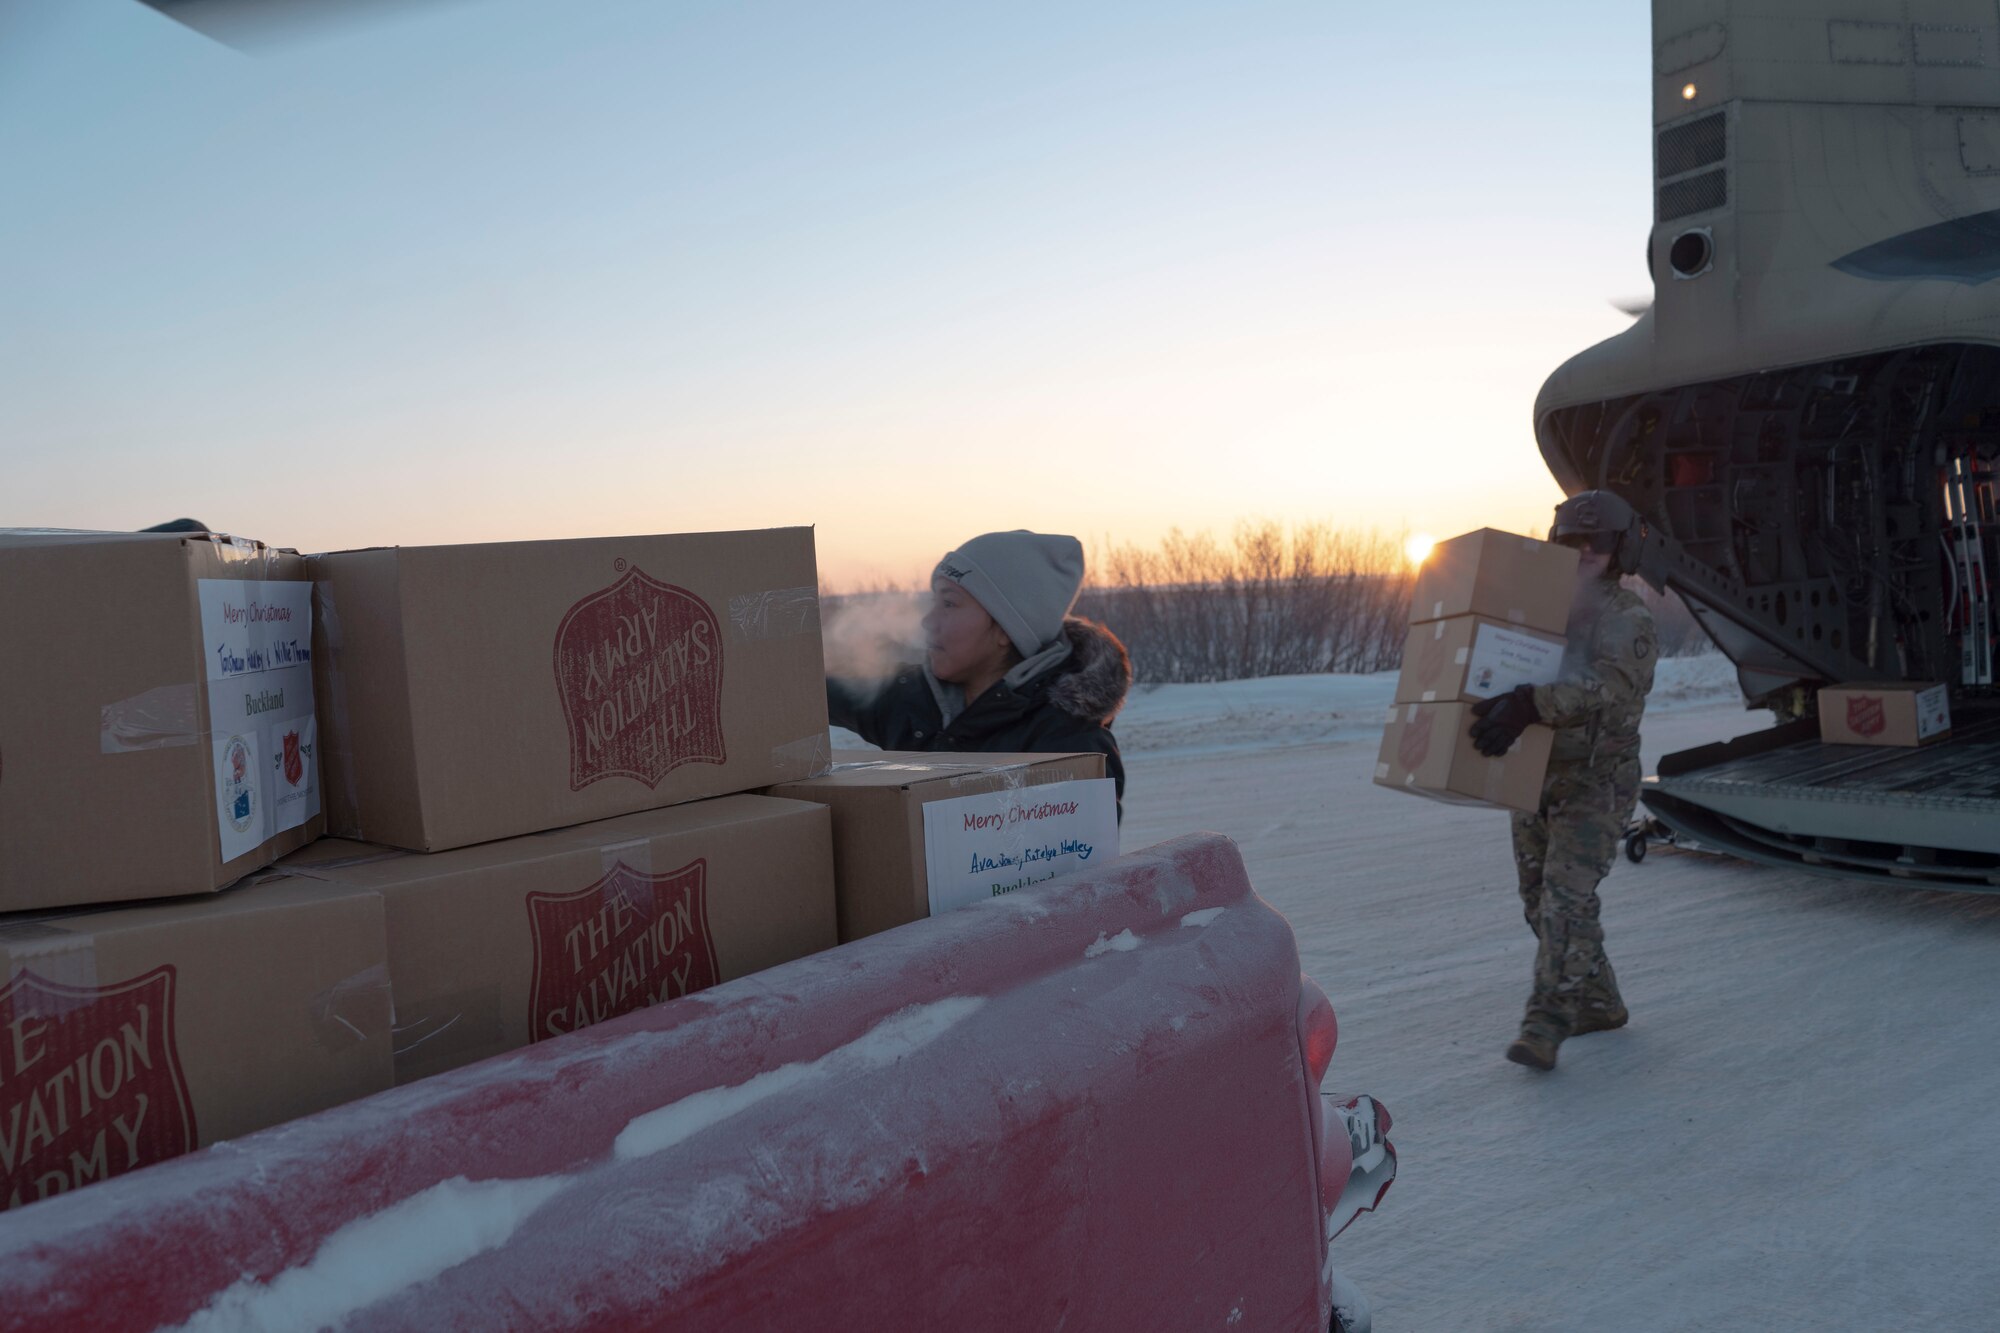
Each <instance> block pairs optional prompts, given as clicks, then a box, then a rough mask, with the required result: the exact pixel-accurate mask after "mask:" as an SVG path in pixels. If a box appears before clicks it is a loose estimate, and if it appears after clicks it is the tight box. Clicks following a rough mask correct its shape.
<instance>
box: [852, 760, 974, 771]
mask: <svg viewBox="0 0 2000 1333" xmlns="http://www.w3.org/2000/svg"><path fill="white" fill-rule="evenodd" d="M976 767H977V766H976V765H973V764H968V763H966V762H965V761H963V760H958V761H956V762H946V761H939V762H936V763H930V762H924V761H912V760H909V759H851V760H849V761H847V762H846V763H844V764H835V765H833V766H832V767H831V768H829V769H827V772H829V773H856V772H859V771H861V770H862V769H864V768H879V769H881V770H882V771H883V772H885V773H963V772H966V771H968V770H971V769H974V768H976Z"/></svg>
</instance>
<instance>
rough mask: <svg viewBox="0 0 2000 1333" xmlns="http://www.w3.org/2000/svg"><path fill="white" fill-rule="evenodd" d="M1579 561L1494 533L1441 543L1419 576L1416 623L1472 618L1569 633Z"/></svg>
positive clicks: (1565, 550) (1548, 546)
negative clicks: (1572, 599)
mask: <svg viewBox="0 0 2000 1333" xmlns="http://www.w3.org/2000/svg"><path fill="white" fill-rule="evenodd" d="M1576 559H1577V557H1576V552H1575V551H1573V550H1571V549H1570V548H1569V547H1567V546H1557V545H1556V544H1555V543H1553V542H1543V541H1536V540H1535V539H1534V538H1533V537H1520V536H1516V535H1515V534H1514V533H1511V532H1499V531H1496V530H1494V529H1492V528H1480V529H1479V530H1478V531H1476V532H1468V533H1466V534H1465V535H1464V536H1462V537H1453V538H1452V539H1451V540H1450V541H1442V542H1439V543H1438V544H1437V545H1436V546H1434V547H1432V548H1431V553H1430V554H1429V555H1427V556H1425V557H1424V563H1423V567H1422V568H1420V569H1419V570H1418V571H1417V584H1416V588H1415V589H1414V590H1413V591H1412V592H1411V594H1410V623H1411V624H1421V623H1423V622H1425V621H1429V620H1444V619H1446V618H1448V617H1451V616H1468V615H1470V616H1485V617H1486V618H1487V619H1488V620H1497V621H1500V622H1501V623H1503V624H1508V625H1521V626H1525V627H1526V628H1528V629H1538V630H1543V631H1545V632H1547V633H1550V634H1561V633H1564V632H1565V631H1566V630H1567V628H1568V626H1569V604H1570V599H1571V598H1572V596H1574V594H1575V592H1576Z"/></svg>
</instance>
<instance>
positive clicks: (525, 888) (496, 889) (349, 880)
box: [278, 796, 835, 1083]
mask: <svg viewBox="0 0 2000 1333" xmlns="http://www.w3.org/2000/svg"><path fill="white" fill-rule="evenodd" d="M278 870H279V871H281V872H285V873H289V874H293V875H297V876H301V877H308V878H319V879H326V880H329V881H332V882H333V883H336V884H343V885H348V886H350V887H353V888H358V889H367V890H370V891H372V892H375V893H379V894H380V895H381V896H382V902H383V905H384V910H385V912H386V913H387V920H388V934H389V974H390V977H391V980H392V981H393V983H394V986H395V998H396V1080H397V1082H399V1083H407V1082H409V1081H410V1080H412V1079H417V1078H423V1077H425V1076H427V1075H430V1074H436V1073H441V1072H443V1071H444V1070H447V1069H455V1068H457V1067H458V1066H460V1065H463V1064H469V1063H471V1062H472V1061H474V1060H482V1059H485V1058H486V1057H487V1056H489V1055H498V1054H500V1053H501V1052H502V1051H510V1050H513V1049H514V1048H515V1047H518V1046H524V1045H526V1044H528V1043H529V1042H533V1041H539V1040H542V1039H543V1038H546V1037H553V1036H558V1035H560V1034H562V1033H564V1032H568V1031H573V1030H574V1029H576V1028H580V1027H587V1026H589V1025H590V1024H592V1023H598V1022H602V1021H603V1020H604V1019H607V1018H612V1017H615V1016H616V1015H618V1014H623V1013H629V1012H631V1011H632V1010H634V1009H639V1008H642V1007H644V1006H646V1005H648V1004H652V1003H655V1002H657V1001H660V1000H669V999H674V998H676V997H678V996H681V995H685V994H688V993H689V992H691V991H696V990H701V989H703V988H704V987H707V986H712V985H715V984H716V983H717V982H720V981H729V980H732V979H734V978H736V977H740V976H745V975H747V974H749V973H751V972H758V971H762V970H763V969H764V968H767V967H775V966H777V965H778V964H779V963H785V962H790V961H791V960H792V959H794V958H801V957H804V956H805V955H807V954H810V953H817V952H818V951H819V950H821V949H828V948H831V947H833V945H834V943H835V938H834V915H833V833H832V825H831V821H830V819H829V818H828V815H827V812H826V810H825V809H824V808H822V807H820V806H817V805H811V804H807V803H806V802H803V801H778V800H770V799H767V798H765V797H761V796H724V797H720V798H718V799H716V800H712V801H698V802H695V803H694V804H691V805H680V806H674V807H673V808H671V809H666V810H648V811H644V812H642V813H639V814H632V815H621V816H619V817H617V818H615V819H607V820H603V821H601V822H599V823H595V824H585V825H581V826H579V827H576V828H567V829H560V830H557V831H556V832H553V833H540V834H534V835H531V836H529V837H525V838H510V839H507V840H505V841H503V842H489V843H483V844H481V845H480V846H477V847H465V848H460V849H459V850H457V851H450V852H437V853H433V854H431V855H428V856H423V855H412V854H410V853H407V852H399V851H394V850H391V849H388V848H382V847H376V846H372V845H369V844H365V843H355V842H345V841H341V840H338V839H327V840H324V841H321V842H318V843H315V844H314V845H313V846H311V847H309V848H307V849H306V850H305V851H303V852H300V853H299V854H298V855H296V856H293V857H290V858H288V859H287V860H286V861H285V862H284V863H283V864H282V865H280V866H279V867H278Z"/></svg>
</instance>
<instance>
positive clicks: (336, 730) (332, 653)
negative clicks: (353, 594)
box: [312, 579, 368, 842]
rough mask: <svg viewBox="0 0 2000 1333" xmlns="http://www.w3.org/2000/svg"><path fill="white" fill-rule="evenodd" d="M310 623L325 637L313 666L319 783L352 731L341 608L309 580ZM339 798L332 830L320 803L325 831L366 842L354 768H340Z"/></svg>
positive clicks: (325, 587)
mask: <svg viewBox="0 0 2000 1333" xmlns="http://www.w3.org/2000/svg"><path fill="white" fill-rule="evenodd" d="M312 605H313V624H314V626H315V628H316V630H317V631H318V632H320V633H323V634H324V635H325V640H324V642H325V644H326V652H325V654H324V656H323V657H322V658H321V660H320V661H318V662H317V663H316V664H315V665H316V666H317V667H318V672H317V674H318V676H319V678H320V679H322V680H324V681H325V682H326V704H327V716H325V717H322V718H320V719H319V743H320V766H319V776H320V781H321V782H325V781H326V777H327V774H328V773H330V772H332V771H333V767H334V766H333V763H332V762H331V758H330V757H331V756H332V755H334V754H346V753H347V752H348V750H349V748H350V747H351V746H352V744H353V741H352V739H351V737H352V735H353V732H352V730H351V729H350V722H349V718H350V716H351V714H350V711H349V709H348V706H347V677H346V676H344V675H343V674H341V670H340V646H341V636H340V608H339V607H337V606H335V605H334V600H333V588H332V585H331V584H328V583H326V582H324V581H323V580H320V579H314V580H313V581H312ZM340 771H341V778H342V782H341V788H342V790H341V796H342V797H343V798H344V799H345V805H344V806H343V809H344V810H345V811H346V813H347V816H348V818H347V822H346V823H344V824H343V825H341V826H340V827H335V826H334V822H333V805H332V802H330V801H324V800H323V801H321V802H320V811H321V813H322V814H324V815H325V816H326V831H327V832H328V833H329V834H331V835H332V836H334V837H338V838H353V839H354V840H355V841H357V842H366V841H367V840H368V836H367V833H366V831H365V830H364V829H363V828H362V827H361V793H360V791H359V790H358V789H357V788H356V785H355V775H354V765H353V764H352V763H344V764H342V765H340Z"/></svg>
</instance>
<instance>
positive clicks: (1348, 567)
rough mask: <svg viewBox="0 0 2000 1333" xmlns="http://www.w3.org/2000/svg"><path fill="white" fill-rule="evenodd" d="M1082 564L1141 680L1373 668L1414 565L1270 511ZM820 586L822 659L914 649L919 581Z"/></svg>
mask: <svg viewBox="0 0 2000 1333" xmlns="http://www.w3.org/2000/svg"><path fill="white" fill-rule="evenodd" d="M1089 567H1090V578H1089V581H1088V583H1086V585H1085V587H1084V590H1083V594H1082V596H1080V597H1079V598H1078V599H1077V604H1076V614H1078V615H1081V616H1088V617H1089V618H1090V619H1092V620H1095V621H1098V622H1100V623H1101V624H1103V625H1105V626H1107V627H1108V628H1109V629H1110V630H1111V632H1112V633H1114V634H1116V635H1117V636H1118V637H1119V638H1120V639H1122V640H1123V641H1124V643H1125V647H1126V649H1127V650H1128V651H1129V652H1130V653H1131V656H1132V670H1133V675H1134V677H1135V678H1136V679H1137V680H1138V681H1139V682H1140V683H1145V684H1184V683H1190V682H1197V681H1217V680H1243V679H1248V678H1252V677H1258V676H1290V675H1310V674H1318V673H1323V672H1337V673H1344V674H1345V673H1368V672H1374V671H1390V670H1394V669H1395V668H1396V667H1397V666H1399V665H1400V664H1401V661H1402V654H1403V642H1404V639H1405V637H1406V636H1407V634H1408V631H1409V623H1408V622H1409V609H1410V591H1411V585H1412V582H1413V580H1414V573H1415V571H1414V570H1413V569H1412V568H1411V567H1410V564H1409V562H1408V560H1407V559H1406V558H1405V556H1404V553H1403V540H1402V538H1401V537H1400V536H1385V535H1383V534H1381V533H1379V532H1376V531H1373V530H1370V531H1365V532H1347V531H1338V530H1336V529H1334V528H1332V527H1330V526H1328V525H1326V524H1318V523H1312V524H1302V525H1295V526H1292V527H1289V528H1288V527H1285V526H1284V525H1282V524H1279V523H1276V522H1268V521H1266V522H1245V523H1239V524H1238V525H1237V526H1236V528H1235V530H1234V531H1233V533H1232V534H1231V536H1230V538H1229V540H1228V541H1227V542H1224V541H1220V540H1218V539H1217V538H1216V537H1214V536H1213V535H1212V534H1210V533H1207V532H1199V533H1192V534H1190V533H1185V532H1182V531H1181V530H1179V529H1178V528H1177V529H1175V530H1173V531H1172V532H1170V533H1168V534H1167V536H1166V537H1164V538H1162V539H1161V541H1160V542H1159V544H1158V545H1156V546H1150V547H1146V546H1140V545H1137V544H1134V543H1126V544H1122V545H1112V546H1105V547H1100V548H1099V549H1097V550H1096V551H1094V552H1093V553H1092V556H1091V559H1090V562H1089ZM1632 582H1633V585H1634V586H1635V587H1637V588H1638V589H1639V591H1640V593H1641V595H1642V596H1644V597H1645V599H1646V603H1647V605H1648V606H1649V607H1650V608H1651V609H1652V611H1653V615H1654V618H1655V620H1656V621H1657V622H1658V624H1659V631H1660V652H1661V654H1662V655H1663V656H1669V657H1673V656H1685V655H1689V654H1692V653H1698V652H1706V651H1709V650H1710V648H1709V643H1708V638H1707V636H1706V635H1705V634H1704V633H1703V632H1702V630H1701V628H1700V626H1699V625H1697V624H1696V623H1695V620H1694V617H1693V616H1691V615H1690V614H1689V613H1688V611H1687V608H1686V607H1685V606H1683V605H1682V603H1681V601H1680V599H1679V598H1678V597H1676V596H1674V595H1673V594H1671V593H1667V594H1659V593H1655V592H1654V591H1653V590H1652V589H1651V588H1648V587H1645V586H1643V585H1641V584H1639V583H1638V581H1637V580H1633V581H1632ZM824 591H825V604H824V610H825V615H826V620H827V635H828V638H827V648H828V666H829V669H830V670H836V671H839V670H840V669H841V667H839V666H836V661H835V659H836V658H838V659H840V660H841V662H842V663H843V664H844V665H845V666H847V668H848V669H850V670H854V671H855V672H856V673H857V674H875V673H876V672H878V671H882V670H885V669H887V667H888V666H889V665H890V663H891V662H892V661H893V660H894V658H895V657H898V656H900V657H903V658H905V659H908V658H912V657H914V656H915V655H916V651H917V649H918V647H919V645H920V644H921V634H920V632H919V631H918V630H917V627H916V620H917V617H918V616H920V615H921V614H922V609H921V607H922V594H920V593H919V592H918V591H917V590H916V589H894V588H890V587H886V586H878V587H874V588H870V589H866V590H859V591H852V592H848V593H844V594H833V593H832V592H831V590H824ZM898 645H900V647H899V646H898Z"/></svg>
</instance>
